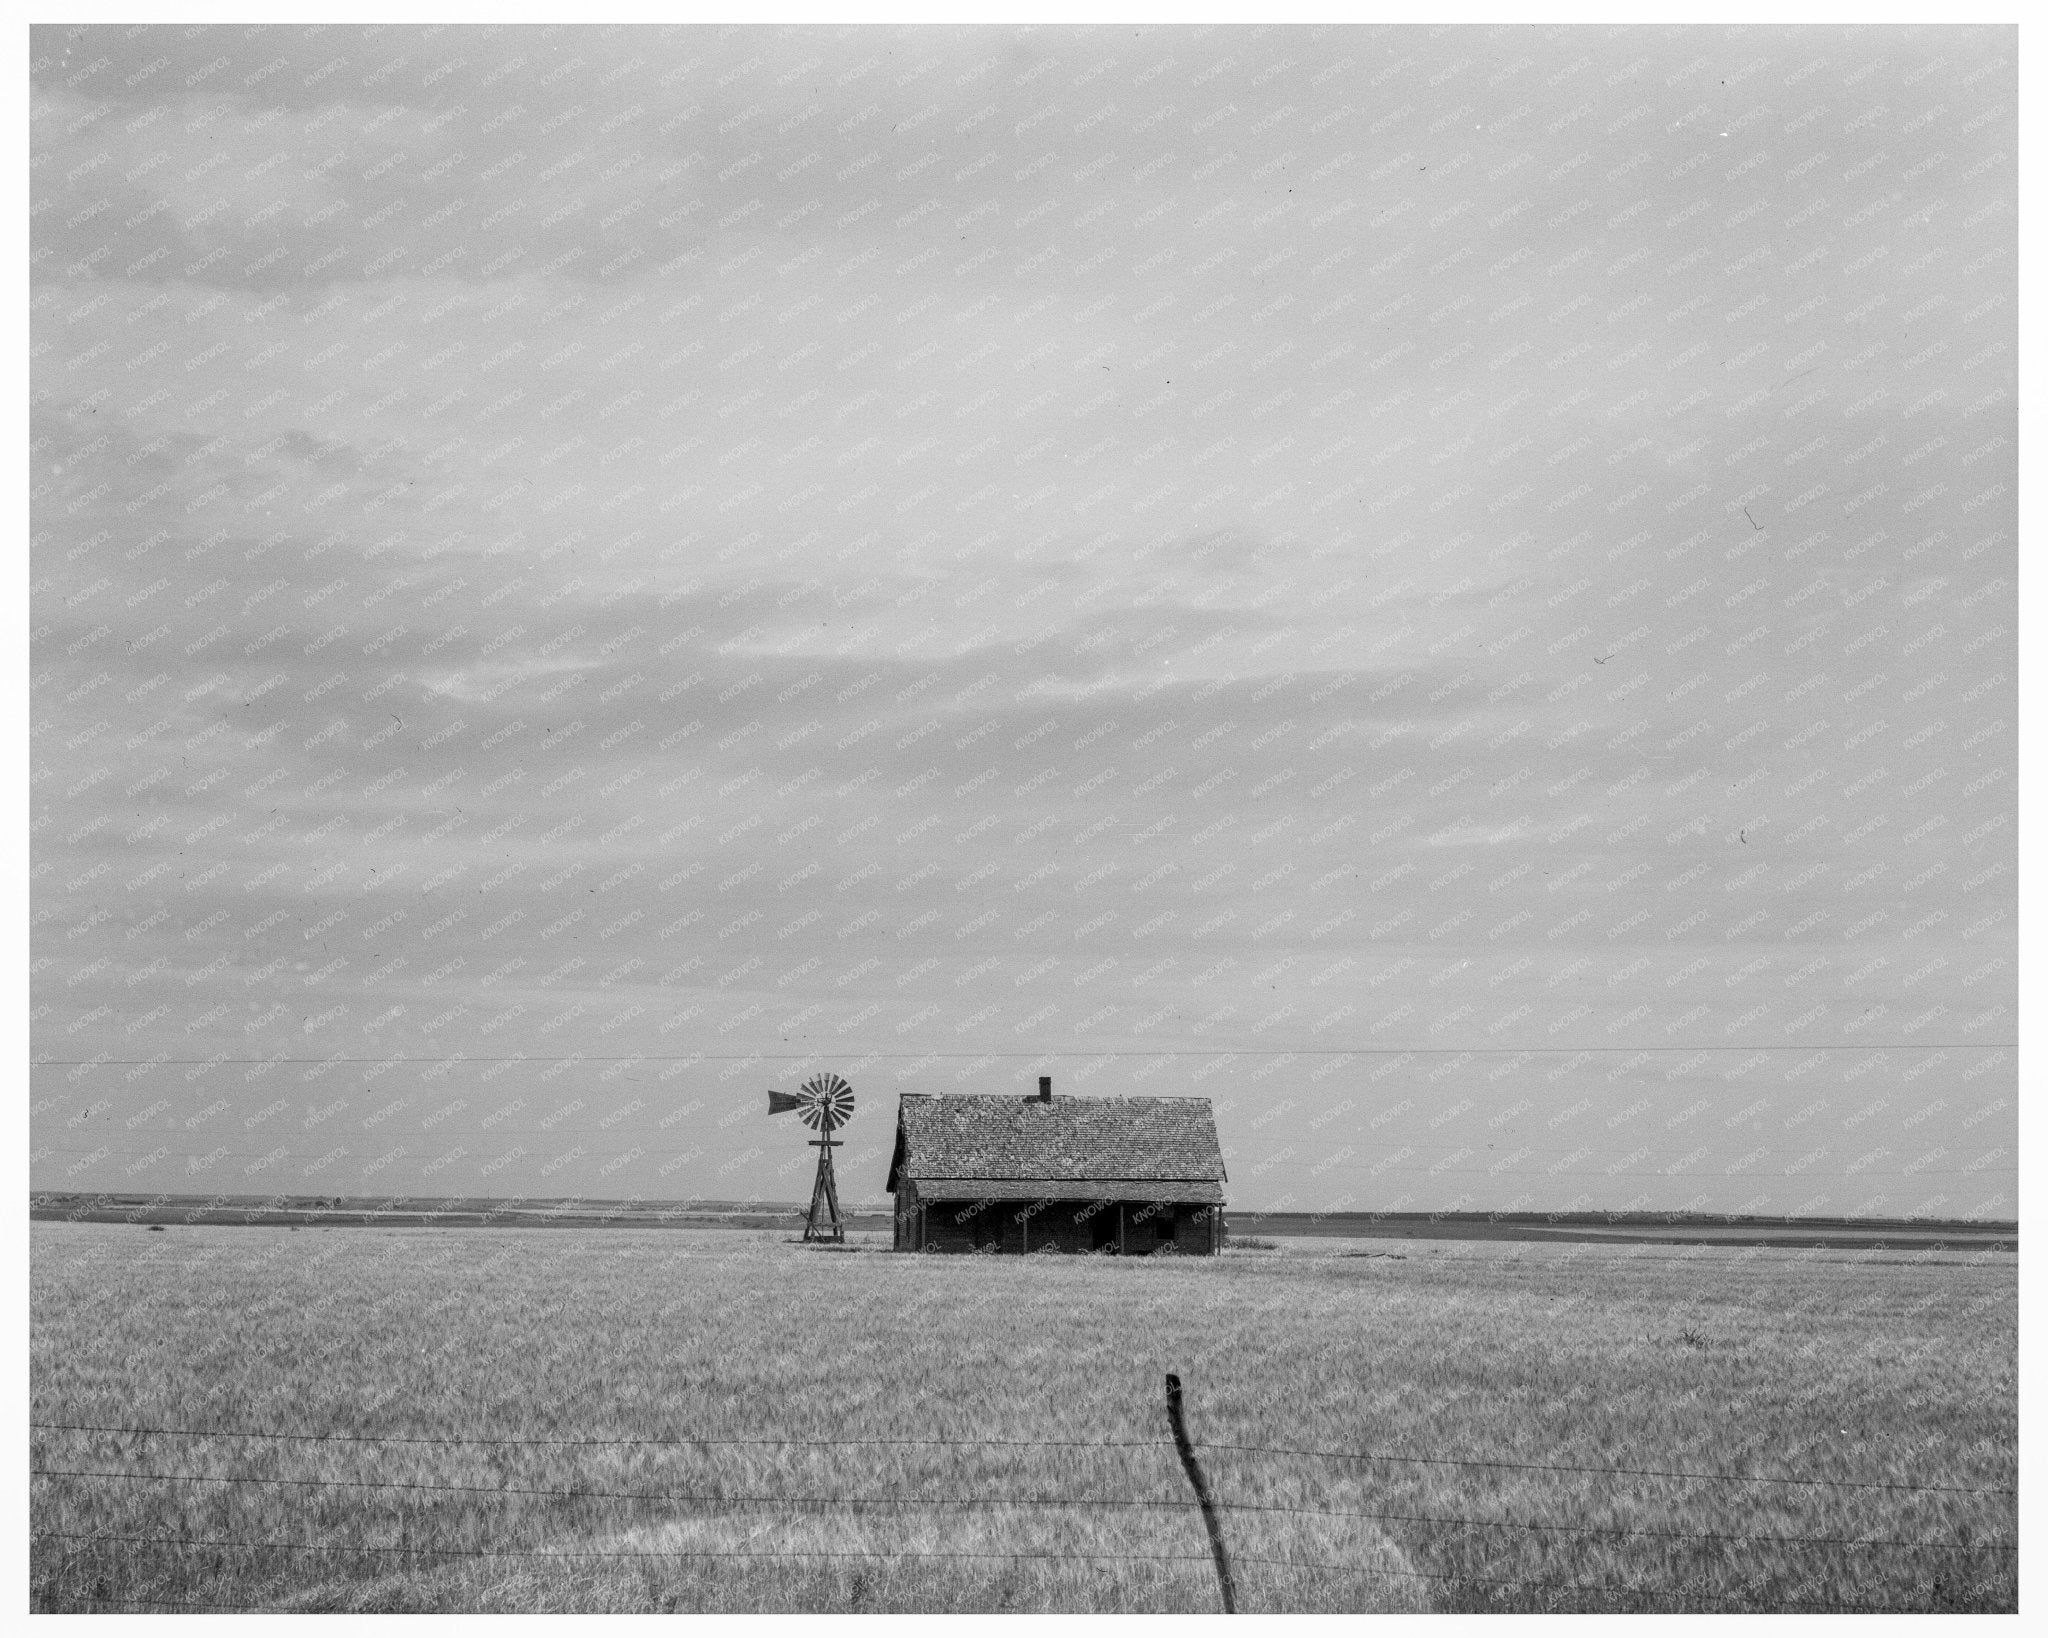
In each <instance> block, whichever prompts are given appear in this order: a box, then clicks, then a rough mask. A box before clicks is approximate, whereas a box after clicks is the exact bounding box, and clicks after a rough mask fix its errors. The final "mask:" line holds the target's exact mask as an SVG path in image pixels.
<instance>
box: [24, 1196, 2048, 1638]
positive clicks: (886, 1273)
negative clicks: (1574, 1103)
mask: <svg viewBox="0 0 2048 1638" xmlns="http://www.w3.org/2000/svg"><path fill="white" fill-rule="evenodd" d="M31 1232H32V1240H31V1244H32V1248H33V1252H32V1263H31V1280H32V1298H31V1307H32V1362H31V1383H32V1394H33V1410H32V1420H33V1421H35V1422H36V1423H39V1424H45V1423H63V1424H82V1425H87V1426H93V1427H104V1428H154V1429H187V1430H192V1429H197V1430H219V1429H236V1430H245V1431H246V1430H265V1431H269V1432H276V1433H298V1434H310V1435H349V1436H352V1437H351V1438H350V1439H347V1440H333V1439H302V1440H270V1439H235V1438H228V1437H224V1436H218V1435H213V1436H208V1437H200V1438H172V1437H164V1436H161V1435H158V1436H149V1437H138V1436H135V1435H130V1434H119V1433H80V1432H69V1431H56V1430H51V1429H44V1428H38V1430H37V1431H36V1432H35V1434H34V1447H33V1450H34V1454H33V1460H32V1466H33V1467H34V1468H36V1469H39V1470H44V1471H45V1472H46V1473H64V1474H72V1473H93V1474H112V1473H122V1474H158V1475H165V1474H177V1475H184V1476H185V1477H182V1478H178V1479H164V1478H140V1477H127V1478H84V1477H58V1476H42V1477H37V1478H35V1480H34V1481H33V1490H32V1515H31V1522H32V1528H33V1530H34V1531H35V1532H37V1534H36V1535H35V1538H34V1540H33V1542H32V1546H31V1586H32V1598H33V1601H34V1603H35V1605H36V1607H38V1608H43V1609H81V1608H113V1607H132V1606H152V1607H167V1606H168V1607H176V1606H202V1607H221V1606H226V1607H238V1608H246V1607H266V1608H291V1609H304V1610H339V1609H348V1610H541V1609H547V1610H564V1609H576V1610H615V1609H639V1610H649V1609H652V1610H664V1609H681V1610H706V1609H709V1610H855V1609H867V1610H939V1609H944V1610H975V1611H986V1610H1004V1609H1016V1610H1050V1609H1072V1610H1209V1609H1213V1608H1215V1598H1216V1592H1215V1583H1214V1579H1213V1576H1212V1574H1211V1571H1210V1568H1209V1565H1208V1560H1207V1554H1206V1546H1205V1540H1204V1537H1203V1534H1202V1527H1201V1523H1200V1520H1199V1517H1198V1515H1197V1514H1196V1513H1195V1511H1194V1510H1193V1508H1192V1506H1191V1505H1190V1502H1191V1497H1190V1493H1189V1491H1188V1488H1187V1485H1186V1482H1185V1479H1184V1478H1183V1476H1182V1475H1181V1472H1180V1470H1179V1466H1178V1463H1177V1460H1176V1458H1175V1456H1174V1453H1173V1449H1172V1446H1171V1444H1170V1443H1169V1442H1168V1441H1167V1434H1166V1423H1165V1413H1164V1402H1163V1389H1162V1381H1163V1377H1164V1374H1165V1373H1166V1372H1167V1371H1169V1370H1172V1371H1177V1372H1178V1373H1179V1374H1180V1375H1181V1377H1182V1380H1183V1381H1184V1382H1185V1383H1186V1385H1187V1392H1188V1414H1189V1421H1190V1424H1191V1431H1192V1433H1193V1436H1194V1438H1195V1441H1196V1443H1197V1446H1198V1447H1199V1448H1200V1449H1201V1451H1202V1454H1203V1459H1204V1461H1205V1463H1206V1465H1207V1466H1208V1468H1209V1471H1210V1475H1211V1480H1212V1483H1213V1484H1214V1486H1215V1488H1216V1490H1217V1492H1218V1495H1219V1499H1220V1500H1221V1501H1222V1502H1223V1503H1224V1504H1225V1508H1226V1511H1225V1515H1224V1528H1225V1532H1226V1535H1227V1537H1228V1538H1229V1541H1230V1543H1231V1547H1232V1550H1233V1552H1234V1553H1235V1554H1236V1555H1237V1557H1238V1560H1239V1571H1238V1577H1239V1586H1240V1597H1241V1607H1244V1608H1247V1609H1253V1610H1257V1609H1289V1610H1385V1609H1423V1608H1437V1609H1666V1610H1669V1609H1727V1608H1738V1609H1772V1608H1789V1607H1803V1606H1807V1605H1822V1606H1829V1607H1833V1606H1837V1605H1851V1606H1867V1605H1876V1606H1881V1607H1887V1608H1913V1609H1930V1608H1945V1609H1976V1608H1998V1609H2012V1608H2015V1607H2016V1605H2017V1579H2016V1575H2017V1572H2016V1568H2015V1559H2014V1556H2013V1554H2012V1552H2011V1551H2010V1550H2009V1549H2010V1548H2011V1546H2012V1543H2013V1541H2014V1532H2015V1522H2014V1521H2015V1511H2016V1504H2015V1501H2014V1499H2013V1497H2012V1495H2011V1494H2009V1492H2010V1491H2011V1490H2012V1489H2013V1488H2014V1487H2015V1486H2016V1478H2015V1456H2014V1452H2015V1429H2016V1423H2017V1397H2016V1387H2015V1364H2016V1329H2017V1308H2016V1282H2015V1275H2014V1259H2013V1258H2011V1257H2010V1256H2004V1257H1999V1258H1992V1259H1983V1260H1976V1261H1969V1262H1962V1261H1956V1260H1949V1261H1946V1262H1940V1263H1937V1262H1932V1261H1929V1262H1926V1263H1921V1264H1915V1263H1905V1262H1897V1261H1894V1262H1890V1263H1878V1262H1874V1261H1870V1260H1862V1261H1858V1260H1854V1259H1842V1258H1837V1257H1827V1256H1819V1255H1803V1254H1790V1255H1788V1254H1784V1253H1778V1252H1771V1253H1764V1254H1759V1255H1754V1256H1745V1255H1740V1254H1733V1253H1725V1252H1714V1253H1710V1254H1705V1255H1697V1256H1672V1255H1669V1254H1655V1255H1653V1254H1647V1253H1637V1252H1634V1251H1632V1250H1621V1249H1615V1248H1608V1247H1574V1248H1559V1247H1523V1246H1503V1245H1483V1246H1477V1247H1470V1248H1444V1249H1443V1253H1442V1254H1439V1253H1438V1252H1436V1251H1433V1250H1432V1249H1431V1248H1428V1247H1425V1246H1419V1245H1418V1246H1411V1247H1409V1248H1407V1254H1406V1255H1405V1256H1403V1257H1400V1258H1374V1259H1354V1258H1345V1257H1342V1256H1312V1255H1301V1254H1300V1253H1301V1250H1302V1248H1301V1247H1300V1246H1298V1245H1290V1246H1289V1247H1288V1248H1287V1249H1286V1250H1285V1251H1284V1252H1282V1254H1280V1255H1278V1256H1276V1255H1274V1254H1273V1253H1271V1252H1264V1253H1259V1254H1256V1255H1252V1254H1247V1255H1243V1256H1237V1255H1226V1256H1224V1257H1222V1258H1216V1259H1183V1260H1178V1261H1174V1260H1142V1261H1141V1260H1128V1261H1126V1260H1114V1259H1095V1258H1061V1257H1041V1258H1029V1259H992V1258H991V1259H966V1258H958V1259H954V1258H911V1257H895V1256H890V1255H887V1254H886V1253H884V1252H882V1251H881V1250H880V1248H879V1247H878V1246H875V1245H873V1244H872V1243H871V1244H869V1245H866V1246H860V1247H857V1248H856V1249H854V1250H852V1251H850V1252H826V1251H821V1250H819V1249H816V1248H806V1247H801V1246H795V1245H790V1244H787V1243H786V1242H785V1241H784V1239H783V1238H782V1237H781V1236H779V1235H776V1234H773V1233H765V1234H764V1233H746V1232H738V1231H701V1232H691V1231H678V1232H668V1233H663V1232H658V1231H652V1232H650V1231H632V1230H620V1231H605V1230H584V1231H575V1230H569V1231H554V1230H519V1231H505V1232H499V1231H490V1230H456V1231H433V1230H419V1231H410V1230H347V1229H343V1230H333V1231H320V1232H314V1231H306V1232H293V1231H287V1230H275V1229H243V1228H173V1229H171V1230H169V1231H168V1232H165V1233H148V1232H146V1231H143V1230H140V1229H133V1228H119V1227H111V1226H92V1225H66V1224H36V1225H34V1227H33V1228H32V1231H31ZM401 1440H412V1441H423V1442H414V1443H403V1442H395V1441H401ZM465 1440H470V1441H478V1442H475V1443H462V1442H460V1441H465ZM493 1440H497V1441H505V1440H510V1441H544V1440H559V1441H591V1440H616V1441H670V1442H666V1443H632V1442H620V1443H611V1444H603V1443H588V1442H582V1443H574V1442H568V1443H556V1444H547V1443H533V1442H525V1443H511V1444H506V1443H491V1442H488V1441H493ZM675 1441H681V1442H675ZM721 1441H735V1442H731V1443H722V1442H721ZM845 1441H866V1442H853V1443H849V1442H845ZM890 1441H898V1442H890ZM904 1441H927V1442H922V1443H910V1442H904ZM935 1441H958V1442H954V1443H945V1442H935ZM1233 1446H1249V1447H1258V1448H1256V1449H1233V1448H1231V1447H1233ZM1363 1451H1371V1452H1379V1453H1397V1454H1401V1455H1406V1456H1410V1457H1423V1458H1429V1459H1430V1460H1428V1461H1403V1462H1393V1461H1370V1462H1368V1461H1359V1460H1337V1459H1330V1458H1328V1457H1325V1456H1319V1455H1310V1454H1287V1453H1286V1452H1363ZM1473 1462H1489V1463H1522V1464H1529V1465H1527V1466H1522V1467H1509V1466H1498V1467H1474V1466H1469V1465H1459V1464H1461V1463H1473ZM1617 1467H1623V1468H1637V1469H1656V1470H1659V1471H1660V1473H1715V1474H1742V1475H1760V1474H1769V1475H1796V1476H1801V1477H1804V1478H1807V1479H1817V1480H1827V1481H1834V1482H1831V1483H1819V1484H1801V1485H1785V1484H1764V1483H1729V1482H1721V1481H1710V1480H1701V1479H1689V1478H1679V1477H1662V1476H1659V1477H1652V1476H1648V1475H1640V1474H1639V1475H1617V1474H1615V1473H1613V1472H1575V1471H1568V1470H1569V1469H1574V1468H1591V1469H1613V1468H1617ZM221 1481H232V1482H221ZM1887 1485H1889V1486H1902V1487H1903V1486H1932V1485H1944V1486H1954V1487H1965V1488H1961V1489H1948V1490H1932V1489H1913V1488H1881V1486H1887ZM2001 1490H2002V1491H2005V1492H2008V1493H2006V1494H1999V1493H1995V1492H1998V1491H2001ZM1981 1492H1993V1493H1981ZM1445 1521H1450V1522H1445ZM1508 1522H1512V1524H1513V1525H1514V1526H1516V1527H1514V1528H1509V1527H1505V1526H1506V1524H1507V1523H1508ZM1791 1537H1796V1538H1802V1539H1800V1540H1797V1541H1787V1540H1782V1539H1773V1538H1791ZM1902 1541H1903V1542H1912V1543H1915V1544H1916V1545H1914V1546H1911V1547H1897V1546H1880V1545H1875V1543H1881V1542H1884V1543H1888V1542H1902ZM254 1544H267V1545H260V1546H259V1545H254ZM1858 1544H1860V1545H1858ZM1986 1549H1991V1550H1986Z"/></svg>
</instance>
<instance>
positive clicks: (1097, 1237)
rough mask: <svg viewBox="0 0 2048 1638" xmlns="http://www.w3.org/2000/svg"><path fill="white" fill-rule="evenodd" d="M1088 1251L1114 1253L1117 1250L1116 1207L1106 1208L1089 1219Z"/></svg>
mask: <svg viewBox="0 0 2048 1638" xmlns="http://www.w3.org/2000/svg"><path fill="white" fill-rule="evenodd" d="M1088 1249H1089V1250H1090V1251H1114V1250H1115V1249H1116V1207H1114V1206H1104V1207H1103V1208H1102V1209H1101V1210H1100V1211H1098V1212H1096V1214H1095V1215H1094V1216H1093V1217H1091V1218H1089V1219H1088Z"/></svg>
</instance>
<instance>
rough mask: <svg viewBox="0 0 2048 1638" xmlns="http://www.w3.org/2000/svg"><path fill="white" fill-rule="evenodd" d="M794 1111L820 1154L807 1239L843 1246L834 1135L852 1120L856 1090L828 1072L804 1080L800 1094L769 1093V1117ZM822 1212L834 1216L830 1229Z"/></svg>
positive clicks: (812, 1188) (806, 1234) (843, 1233)
mask: <svg viewBox="0 0 2048 1638" xmlns="http://www.w3.org/2000/svg"><path fill="white" fill-rule="evenodd" d="M792 1109H794V1110H796V1111H797V1112H798V1113H799V1114H800V1115H802V1117H803V1122H804V1124H805V1125H806V1126H808V1127H810V1128H811V1130H812V1131H814V1132H816V1133H817V1134H818V1135H817V1136H816V1137H814V1138H812V1139H811V1147H812V1148H813V1149H816V1150H817V1151H818V1179H817V1181H816V1182H815V1183H813V1184H812V1185H811V1211H810V1215H809V1216H808V1217H807V1218H805V1219H804V1238H805V1239H806V1240H829V1241H831V1242H833V1243H834V1244H835V1245H841V1244H844V1243H845V1240H846V1228H845V1225H843V1224H842V1223H841V1222H840V1221H839V1185H838V1184H837V1182H835V1181H834V1179H833V1176H832V1151H833V1150H834V1149H836V1148H838V1147H839V1142H838V1140H837V1139H836V1138H834V1137H833V1136H832V1134H833V1132H834V1131H835V1130H837V1129H838V1128H839V1127H841V1126H844V1125H845V1124H846V1123H847V1122H848V1121H849V1120H851V1119H852V1118H853V1088H852V1087H850V1086H848V1085H847V1084H846V1082H845V1081H844V1080H842V1079H841V1078H840V1077H839V1076H838V1075H836V1074H834V1073H832V1072H830V1071H826V1072H825V1073H823V1074H819V1075H813V1076H812V1077H811V1078H810V1079H809V1080H807V1081H805V1082H804V1084H803V1090H802V1091H800V1092H776V1091H773V1090H771V1091H770V1092H769V1094H768V1113H769V1114H771V1115H785V1114H788V1113H789V1111H790V1110H792ZM821 1209H822V1211H823V1212H824V1213H825V1214H828V1215H829V1216H830V1217H831V1220H832V1221H831V1227H830V1228H829V1229H827V1228H824V1227H822V1226H820V1224H819V1221H818V1218H819V1215H820V1212H821Z"/></svg>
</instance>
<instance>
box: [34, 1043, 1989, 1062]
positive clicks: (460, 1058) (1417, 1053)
mask: <svg viewBox="0 0 2048 1638" xmlns="http://www.w3.org/2000/svg"><path fill="white" fill-rule="evenodd" d="M2018 1050H2019V1043H2018V1042H2017V1041H1860V1042H1856V1043H1854V1044H1850V1043H1843V1044H1841V1045H1836V1046H1830V1045H1826V1044H1824V1043H1811V1044H1808V1045H1806V1046H1792V1045H1785V1044H1782V1043H1780V1044H1777V1045H1772V1046H1759V1045H1749V1046H1723V1045H1720V1044H1717V1043H1709V1042H1701V1043H1695V1044H1693V1045H1690V1046H1527V1047H1514V1046H1462V1047H1461V1046H1410V1047H1402V1046H1386V1047H1379V1046H1371V1047H1368V1046H1338V1047H1311V1046H1292V1047H1290V1046H1216V1047H1207V1048H1201V1049H1197V1048H1194V1047H1160V1048H1158V1049H1156V1050H1153V1051H1139V1050H1137V1049H1135V1048H1110V1047H1103V1048H1098V1049H1095V1050H1090V1049H1088V1048H1086V1047H1074V1048H1042V1049H1040V1050H1039V1051H1036V1052H854V1051H851V1050H846V1051H842V1052H838V1053H834V1052H829V1051H821V1052H678V1053H660V1052H631V1053H622V1054H615V1055H604V1054H597V1053H587V1052H577V1053H569V1054H566V1055H562V1056H556V1057H549V1056H541V1055H535V1054H532V1053H525V1052H518V1053H511V1054H507V1055H505V1056H500V1057H488V1056H472V1055H469V1054H464V1053H457V1054H454V1055H451V1056H445V1057H403V1056H401V1057H393V1058H283V1057H279V1058H38V1057H33V1056H32V1057H30V1059H29V1067H30V1068H31V1069H45V1068H48V1069H65V1068H73V1069H75V1068H78V1067H80V1066H81V1065H86V1064H90V1065H92V1066H93V1067H95V1068H108V1069H116V1068H132V1067H135V1066H137V1065H147V1066H149V1067H152V1068H154V1067H158V1066H162V1067H165V1068H172V1067H177V1068H186V1067H190V1066H192V1065H196V1064H207V1065H213V1066H220V1067H233V1068H246V1067H248V1066H250V1065H253V1064H292V1065H301V1064H522V1063H523V1064H683V1063H743V1062H753V1063H817V1062H819V1061H821V1060H822V1059H825V1058H833V1057H838V1058H867V1059H880V1060H888V1061H891V1062H897V1061H905V1060H915V1059H947V1060H950V1059H960V1058H1024V1059H1045V1058H1278V1057H1295V1058H1389V1057H1391V1058H1403V1057H1409V1058H1416V1057H1443V1056H1450V1057H1473V1058H1479V1057H1522V1056H1528V1057H1538V1056H1542V1057H1553V1056H1561V1055H1573V1054H1577V1053H1581V1052H1583V1053H1589V1054H1604V1053H1615V1052H1629V1053H1634V1052H1797V1053H1808V1052H1994V1051H2003V1052H2016V1051H2018Z"/></svg>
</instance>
